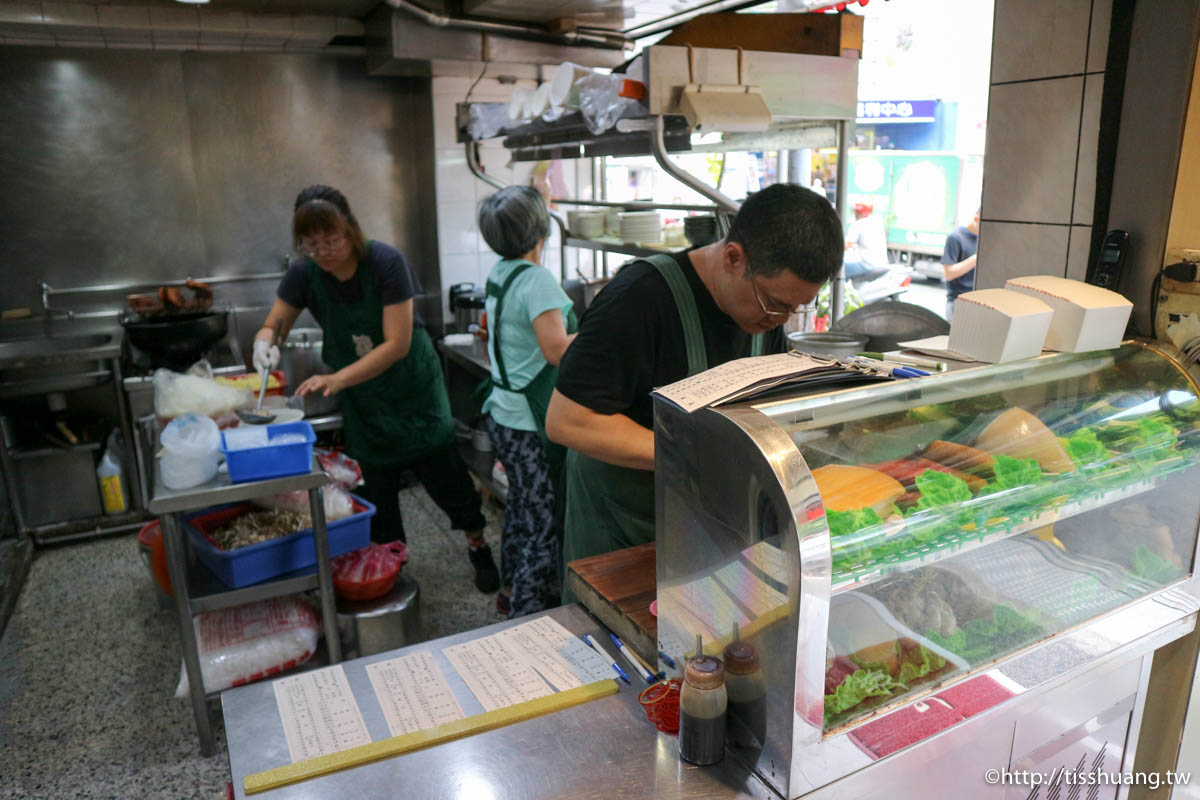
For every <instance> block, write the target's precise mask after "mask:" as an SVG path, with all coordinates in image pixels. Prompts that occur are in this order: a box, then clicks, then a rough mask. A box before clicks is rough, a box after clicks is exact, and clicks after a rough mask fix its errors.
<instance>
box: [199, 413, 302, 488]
mask: <svg viewBox="0 0 1200 800" xmlns="http://www.w3.org/2000/svg"><path fill="white" fill-rule="evenodd" d="M264 427H265V428H266V432H267V442H268V443H267V445H265V446H264V447H253V448H239V449H236V450H230V449H229V448H228V446H227V443H226V435H227V434H228V433H229V431H221V452H222V453H224V455H225V463H226V464H228V465H229V480H231V481H233V482H234V483H246V482H248V481H264V480H269V479H271V478H282V477H284V476H286V475H303V474H304V473H306V472H308V471H309V470H311V469H312V460H313V442H315V441H316V440H317V435H316V434H315V433H314V432H313V428H312V425H310V424H308V423H307V422H305V421H303V420H300V421H299V422H281V423H279V424H278V425H266V426H264ZM233 430H235V431H236V430H238V428H234V429H233ZM297 433H300V434H304V439H305V441H303V442H296V443H294V444H279V445H275V444H270V442H271V440H272V439H278V438H279V437H280V436H285V435H288V434H297ZM234 435H235V436H237V435H239V434H234Z"/></svg>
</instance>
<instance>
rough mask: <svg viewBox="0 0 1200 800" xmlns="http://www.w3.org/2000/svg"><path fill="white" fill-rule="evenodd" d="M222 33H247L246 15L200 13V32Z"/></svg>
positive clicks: (233, 12)
mask: <svg viewBox="0 0 1200 800" xmlns="http://www.w3.org/2000/svg"><path fill="white" fill-rule="evenodd" d="M205 31H213V32H216V31H220V32H222V33H230V32H237V33H238V34H243V33H245V31H246V15H245V14H243V13H242V12H241V11H209V10H208V9H204V10H202V11H201V12H200V32H201V33H204V32H205Z"/></svg>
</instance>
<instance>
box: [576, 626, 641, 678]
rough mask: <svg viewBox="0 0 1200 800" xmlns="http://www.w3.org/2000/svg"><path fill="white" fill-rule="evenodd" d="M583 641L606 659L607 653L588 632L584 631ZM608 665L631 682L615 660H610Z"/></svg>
mask: <svg viewBox="0 0 1200 800" xmlns="http://www.w3.org/2000/svg"><path fill="white" fill-rule="evenodd" d="M583 641H585V642H587V646H588V647H590V648H592V649H593V650H595V651H596V652H597V653H599V654H600V655H601V656H603V657H604V659H605V660H606V661H607V660H608V653H606V652H604V651H603V650H601V649H600V645H598V644H596V640H595V639H593V638H592V637H591V635H590V634H587V633H585V634H584V635H583ZM609 666H611V667H612V668H613V670H615V671H616V673H617V675H618V676H619V677H620V678H621V680H623V681H625V682H626V683H631V681H630V680H629V676H628V675H626V674H625V670H623V669H621V667H620V665H619V664H617V662H615V661H610V662H609Z"/></svg>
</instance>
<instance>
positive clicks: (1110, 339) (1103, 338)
mask: <svg viewBox="0 0 1200 800" xmlns="http://www.w3.org/2000/svg"><path fill="white" fill-rule="evenodd" d="M1005 288H1008V289H1011V290H1012V291H1014V292H1020V293H1021V294H1025V295H1029V296H1030V297H1036V298H1037V299H1039V300H1041V301H1042V302H1044V303H1045V304H1046V305H1048V306H1050V308H1052V309H1054V319H1053V320H1052V321H1051V322H1050V332H1049V333H1048V334H1047V335H1046V345H1045V346H1046V349H1047V350H1059V351H1061V352H1064V353H1086V352H1088V351H1089V350H1108V349H1110V348H1113V347H1117V346H1118V345H1120V344H1121V340H1122V339H1123V338H1125V326H1126V325H1128V324H1129V315H1130V314H1131V313H1132V312H1133V303H1131V302H1129V301H1128V300H1126V299H1125V298H1124V297H1122V296H1121V295H1119V294H1117V293H1116V292H1113V291H1109V290H1108V289H1101V288H1100V287H1099V286H1092V285H1091V284H1089V283H1083V282H1082V281H1073V280H1071V279H1070V278H1057V277H1055V276H1053V275H1030V276H1029V277H1027V278H1012V279H1010V280H1009V281H1008V282H1007V283H1006V284H1005Z"/></svg>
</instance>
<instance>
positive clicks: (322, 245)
mask: <svg viewBox="0 0 1200 800" xmlns="http://www.w3.org/2000/svg"><path fill="white" fill-rule="evenodd" d="M345 245H346V237H345V236H341V235H338V236H330V237H328V238H326V239H323V240H320V241H318V240H316V239H309V240H307V241H303V242H301V243H300V252H302V253H304V254H305V255H307V256H316V255H317V254H318V253H325V254H333V253H337V252H338V251H340V250H341V249H342V248H343V247H344V246H345Z"/></svg>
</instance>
